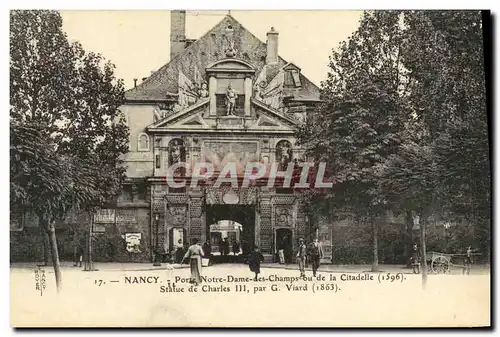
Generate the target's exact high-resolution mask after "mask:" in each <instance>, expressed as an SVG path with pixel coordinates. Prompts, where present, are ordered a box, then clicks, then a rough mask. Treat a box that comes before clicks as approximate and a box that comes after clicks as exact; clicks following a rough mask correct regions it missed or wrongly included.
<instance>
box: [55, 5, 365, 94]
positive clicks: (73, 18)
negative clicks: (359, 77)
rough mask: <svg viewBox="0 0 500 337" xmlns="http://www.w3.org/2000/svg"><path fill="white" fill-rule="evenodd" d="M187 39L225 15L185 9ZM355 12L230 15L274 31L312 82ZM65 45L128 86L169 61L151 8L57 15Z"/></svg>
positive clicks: (165, 15)
mask: <svg viewBox="0 0 500 337" xmlns="http://www.w3.org/2000/svg"><path fill="white" fill-rule="evenodd" d="M186 14H187V16H186V35H187V38H192V39H197V38H199V37H201V36H202V35H203V34H204V33H206V32H207V31H208V30H209V29H211V28H212V27H213V26H215V25H216V24H217V23H218V22H219V21H221V20H222V19H223V18H224V16H225V15H227V14H228V11H193V10H189V11H187V13H186ZM361 14H362V12H361V11H231V15H232V16H233V17H234V18H235V19H236V20H238V21H239V22H240V23H241V24H242V25H243V26H244V27H245V28H246V29H248V30H249V31H250V32H251V33H253V34H254V35H255V36H257V37H258V38H259V39H261V40H262V41H263V42H265V41H266V33H267V32H268V31H269V30H270V28H271V27H275V29H276V30H277V31H278V32H279V47H278V49H279V54H280V56H281V57H283V58H284V59H285V60H286V61H288V62H293V63H295V64H296V65H297V66H299V67H300V68H301V69H302V73H303V74H304V75H305V76H306V77H308V78H309V79H310V80H311V81H313V82H314V83H315V84H317V85H320V82H321V81H323V80H325V79H326V74H327V72H328V57H329V56H330V55H331V52H332V49H333V48H335V49H336V48H338V46H339V43H340V42H341V41H344V40H346V39H347V38H348V37H349V36H350V35H351V34H352V33H353V32H354V31H355V30H356V29H357V28H358V25H359V19H360V17H361ZM61 15H62V18H63V28H64V30H65V31H66V33H67V34H68V38H69V39H70V41H79V42H80V43H81V44H82V45H83V47H84V48H85V49H86V50H88V51H93V52H97V53H100V54H102V55H103V56H104V57H105V58H106V59H107V60H109V61H111V62H112V63H114V64H115V66H116V76H117V77H118V78H122V79H123V80H124V81H125V87H126V88H127V89H128V88H131V87H132V86H133V83H134V82H133V79H134V78H137V79H139V82H140V79H141V78H143V77H147V76H149V75H150V74H151V72H152V71H155V70H158V69H159V68H160V67H162V66H163V65H165V64H166V63H168V61H169V58H170V42H169V39H170V12H169V11H164V10H160V11H153V10H142V11H138V10H129V11H125V10H120V11H102V10H101V11H90V10H79V11H73V10H71V11H61Z"/></svg>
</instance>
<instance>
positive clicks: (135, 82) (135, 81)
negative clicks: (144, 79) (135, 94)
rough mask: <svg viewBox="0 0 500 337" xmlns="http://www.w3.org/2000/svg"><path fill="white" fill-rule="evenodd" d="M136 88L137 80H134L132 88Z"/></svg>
mask: <svg viewBox="0 0 500 337" xmlns="http://www.w3.org/2000/svg"><path fill="white" fill-rule="evenodd" d="M135 87H137V78H134V88H135Z"/></svg>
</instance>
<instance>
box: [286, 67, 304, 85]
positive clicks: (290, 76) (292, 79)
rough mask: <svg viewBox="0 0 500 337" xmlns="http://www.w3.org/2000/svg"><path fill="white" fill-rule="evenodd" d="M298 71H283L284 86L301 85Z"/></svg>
mask: <svg viewBox="0 0 500 337" xmlns="http://www.w3.org/2000/svg"><path fill="white" fill-rule="evenodd" d="M301 86H302V83H301V82H300V73H299V72H298V71H297V70H294V69H293V70H287V71H286V72H285V87H292V88H298V87H301Z"/></svg>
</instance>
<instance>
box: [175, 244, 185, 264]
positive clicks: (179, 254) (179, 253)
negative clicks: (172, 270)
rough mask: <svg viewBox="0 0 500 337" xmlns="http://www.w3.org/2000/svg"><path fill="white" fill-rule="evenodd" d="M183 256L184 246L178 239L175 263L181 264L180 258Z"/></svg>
mask: <svg viewBox="0 0 500 337" xmlns="http://www.w3.org/2000/svg"><path fill="white" fill-rule="evenodd" d="M183 256H184V245H183V244H182V240H181V239H179V240H178V241H177V245H176V246H175V263H179V264H180V263H182V257H183Z"/></svg>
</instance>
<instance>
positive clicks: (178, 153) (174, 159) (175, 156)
mask: <svg viewBox="0 0 500 337" xmlns="http://www.w3.org/2000/svg"><path fill="white" fill-rule="evenodd" d="M171 144H172V145H171V146H170V165H173V164H177V163H180V162H181V160H182V142H181V141H180V140H178V139H174V140H173V141H172V143H171Z"/></svg>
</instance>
